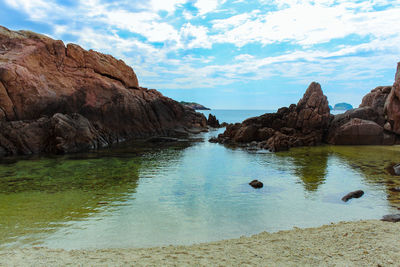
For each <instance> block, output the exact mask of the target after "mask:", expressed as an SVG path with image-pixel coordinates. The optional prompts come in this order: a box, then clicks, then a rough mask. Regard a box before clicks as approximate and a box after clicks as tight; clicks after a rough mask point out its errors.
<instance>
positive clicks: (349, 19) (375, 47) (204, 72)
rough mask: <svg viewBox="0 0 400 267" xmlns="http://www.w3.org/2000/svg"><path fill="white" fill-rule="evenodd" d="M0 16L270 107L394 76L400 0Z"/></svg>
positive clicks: (187, 85)
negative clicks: (317, 88) (314, 86)
mask: <svg viewBox="0 0 400 267" xmlns="http://www.w3.org/2000/svg"><path fill="white" fill-rule="evenodd" d="M0 6H1V8H0V25H2V26H5V27H7V28H9V29H12V30H21V29H24V30H31V31H35V32H38V33H42V34H45V35H48V36H50V37H52V38H54V39H60V40H63V41H64V43H66V44H67V43H76V44H78V45H80V46H82V47H83V48H85V49H94V50H97V51H100V52H103V53H107V54H111V55H113V56H115V57H116V58H119V59H123V60H124V61H125V62H126V63H127V64H128V65H130V66H131V67H132V68H133V69H134V71H135V72H136V74H137V76H138V79H139V83H140V85H141V86H143V87H148V88H155V89H157V90H159V91H161V92H162V93H163V94H164V95H166V96H169V97H171V98H173V99H175V100H178V101H182V100H183V101H194V102H198V103H201V104H203V105H205V106H208V107H211V108H214V109H276V108H279V107H281V106H288V105H290V104H292V103H297V101H298V100H299V99H300V98H301V97H302V95H303V94H304V92H305V90H306V88H307V86H308V85H309V84H310V83H311V82H312V81H317V82H319V83H320V84H321V86H322V89H323V91H324V93H325V95H327V96H328V101H329V103H330V104H332V105H334V104H335V103H339V102H348V103H351V104H352V105H354V106H358V105H359V104H360V103H361V99H362V97H363V96H364V95H365V94H366V93H368V92H369V91H370V90H371V89H373V88H375V87H376V86H380V85H392V84H393V81H394V75H395V72H396V66H397V62H399V61H400V1H399V0H355V1H343V0H318V1H316V0H285V1H284V0H270V1H268V0H247V1H245V0H146V1H143V0H142V1H140V0H131V1H129V0H116V1H106V0H77V1H72V0H0Z"/></svg>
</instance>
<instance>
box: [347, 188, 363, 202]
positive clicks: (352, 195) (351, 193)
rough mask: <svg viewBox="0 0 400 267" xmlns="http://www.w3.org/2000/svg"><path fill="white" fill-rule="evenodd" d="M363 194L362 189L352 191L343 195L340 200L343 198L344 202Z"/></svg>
mask: <svg viewBox="0 0 400 267" xmlns="http://www.w3.org/2000/svg"><path fill="white" fill-rule="evenodd" d="M363 195H364V191H362V190H357V191H353V192H350V193H348V194H347V195H345V196H344V197H342V200H343V201H344V202H347V201H348V200H349V199H352V198H360V197H362V196H363Z"/></svg>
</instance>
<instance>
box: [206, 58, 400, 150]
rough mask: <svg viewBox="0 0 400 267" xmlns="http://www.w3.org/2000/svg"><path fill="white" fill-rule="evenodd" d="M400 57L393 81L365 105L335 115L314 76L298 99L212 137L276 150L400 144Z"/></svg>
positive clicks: (229, 142)
mask: <svg viewBox="0 0 400 267" xmlns="http://www.w3.org/2000/svg"><path fill="white" fill-rule="evenodd" d="M399 135H400V63H399V64H398V67H397V73H396V77H395V83H394V85H393V86H380V87H377V88H375V89H373V90H372V91H371V92H370V93H368V94H367V95H366V96H364V98H363V100H362V103H361V105H360V106H359V108H356V109H352V110H348V111H346V112H345V113H343V114H339V115H336V116H334V115H332V114H330V109H329V105H328V101H327V97H326V96H325V95H324V94H323V92H322V89H321V86H320V84H318V83H316V82H313V83H311V84H310V86H309V87H308V89H307V90H306V92H305V94H304V96H303V98H302V99H300V101H299V102H298V103H297V105H295V104H292V105H290V106H289V107H283V108H280V109H279V110H278V111H277V112H276V113H267V114H264V115H261V116H259V117H254V118H249V119H247V120H245V121H243V122H242V123H236V124H230V125H228V126H227V128H226V130H225V132H224V133H222V134H219V135H218V137H216V138H211V139H210V142H218V143H221V144H230V145H238V146H251V147H254V148H259V149H268V150H270V151H281V150H287V149H289V148H291V147H299V146H315V145H321V144H331V145H394V144H400V136H399Z"/></svg>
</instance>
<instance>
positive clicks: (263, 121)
mask: <svg viewBox="0 0 400 267" xmlns="http://www.w3.org/2000/svg"><path fill="white" fill-rule="evenodd" d="M330 120H331V115H330V112H329V106H328V101H327V98H326V96H325V95H324V94H323V93H322V90H321V86H320V85H319V84H318V83H316V82H313V83H311V84H310V86H309V87H308V89H307V91H306V92H305V94H304V95H303V98H302V99H300V101H299V102H298V103H297V105H295V104H292V105H290V106H289V107H284V108H281V109H279V110H278V112H276V113H267V114H264V115H261V116H259V117H254V118H249V119H247V120H245V121H243V123H236V124H231V125H228V126H227V128H226V131H225V132H224V133H223V134H220V135H219V136H218V138H217V141H218V142H219V143H236V144H244V143H250V142H254V141H255V142H257V146H258V147H259V148H265V149H269V150H271V151H280V150H286V149H289V148H290V147H296V146H310V145H317V144H321V143H322V140H323V137H324V135H325V134H326V133H325V132H326V130H327V128H328V126H329V122H330Z"/></svg>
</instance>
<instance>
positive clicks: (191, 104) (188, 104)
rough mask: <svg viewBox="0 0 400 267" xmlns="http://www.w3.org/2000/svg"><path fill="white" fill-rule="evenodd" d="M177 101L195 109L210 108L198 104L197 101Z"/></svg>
mask: <svg viewBox="0 0 400 267" xmlns="http://www.w3.org/2000/svg"><path fill="white" fill-rule="evenodd" d="M179 103H181V104H182V105H185V106H187V107H190V108H192V109H196V110H210V108H207V107H205V106H203V105H200V104H198V103H195V102H185V101H181V102H179Z"/></svg>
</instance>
